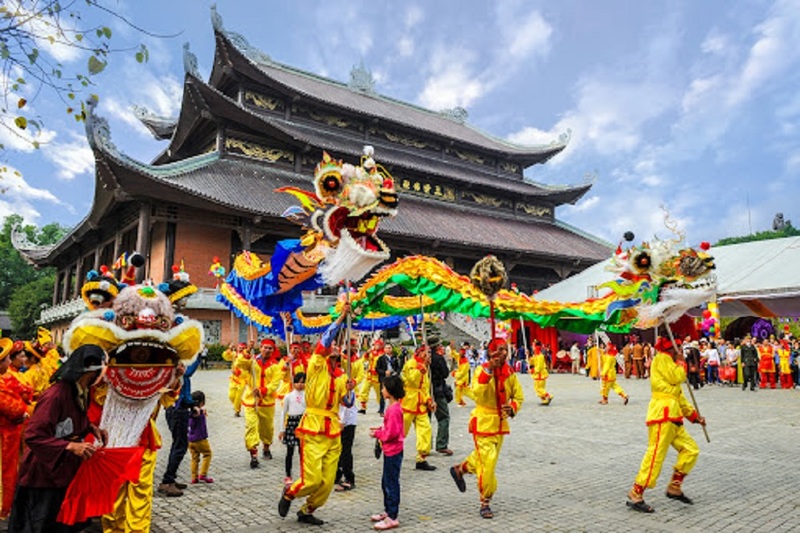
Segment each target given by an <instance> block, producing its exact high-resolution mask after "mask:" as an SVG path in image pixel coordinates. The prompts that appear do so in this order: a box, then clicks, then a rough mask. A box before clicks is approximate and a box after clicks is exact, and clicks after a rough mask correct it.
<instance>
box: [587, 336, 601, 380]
mask: <svg viewBox="0 0 800 533" xmlns="http://www.w3.org/2000/svg"><path fill="white" fill-rule="evenodd" d="M585 367H586V375H587V376H589V377H590V378H592V379H597V377H598V376H599V375H600V359H599V356H598V353H597V346H595V345H594V344H592V345H590V346H589V348H587V349H586V364H585Z"/></svg>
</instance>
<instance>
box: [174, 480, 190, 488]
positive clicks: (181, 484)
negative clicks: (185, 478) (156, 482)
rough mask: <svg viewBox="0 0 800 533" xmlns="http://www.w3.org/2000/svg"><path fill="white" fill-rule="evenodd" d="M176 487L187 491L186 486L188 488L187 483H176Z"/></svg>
mask: <svg viewBox="0 0 800 533" xmlns="http://www.w3.org/2000/svg"><path fill="white" fill-rule="evenodd" d="M175 486H176V487H178V488H179V489H181V490H183V489H185V488H186V486H187V485H186V483H178V482H177V481H176V482H175Z"/></svg>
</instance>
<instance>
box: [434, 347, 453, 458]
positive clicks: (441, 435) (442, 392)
mask: <svg viewBox="0 0 800 533" xmlns="http://www.w3.org/2000/svg"><path fill="white" fill-rule="evenodd" d="M428 346H429V347H430V349H431V386H432V387H433V400H434V401H435V402H436V411H435V413H434V414H435V415H436V451H437V452H439V453H441V454H442V455H448V456H449V455H453V451H452V450H451V449H450V448H449V447H448V446H449V444H450V409H449V408H448V406H447V404H448V402H450V401H451V400H452V399H453V397H452V389H451V392H450V396H449V397H448V390H447V387H448V385H447V376H449V375H450V371H449V369H448V367H447V361H446V360H445V358H444V346H442V345H441V344H440V343H439V339H438V338H437V337H431V338H430V339H428Z"/></svg>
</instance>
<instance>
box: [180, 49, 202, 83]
mask: <svg viewBox="0 0 800 533" xmlns="http://www.w3.org/2000/svg"><path fill="white" fill-rule="evenodd" d="M183 71H184V72H185V73H186V74H189V75H190V76H192V77H194V78H197V79H198V80H199V79H202V78H201V77H200V69H198V68H197V56H196V55H194V54H193V53H192V51H191V50H189V43H188V42H185V43H183Z"/></svg>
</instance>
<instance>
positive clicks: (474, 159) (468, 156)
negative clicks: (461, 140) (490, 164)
mask: <svg viewBox="0 0 800 533" xmlns="http://www.w3.org/2000/svg"><path fill="white" fill-rule="evenodd" d="M453 153H454V154H456V155H457V156H458V158H459V159H461V160H463V161H469V162H470V163H477V164H479V165H483V164H484V163H486V160H485V159H484V158H482V157H481V156H479V155H478V154H473V153H472V152H462V151H461V150H453Z"/></svg>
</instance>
